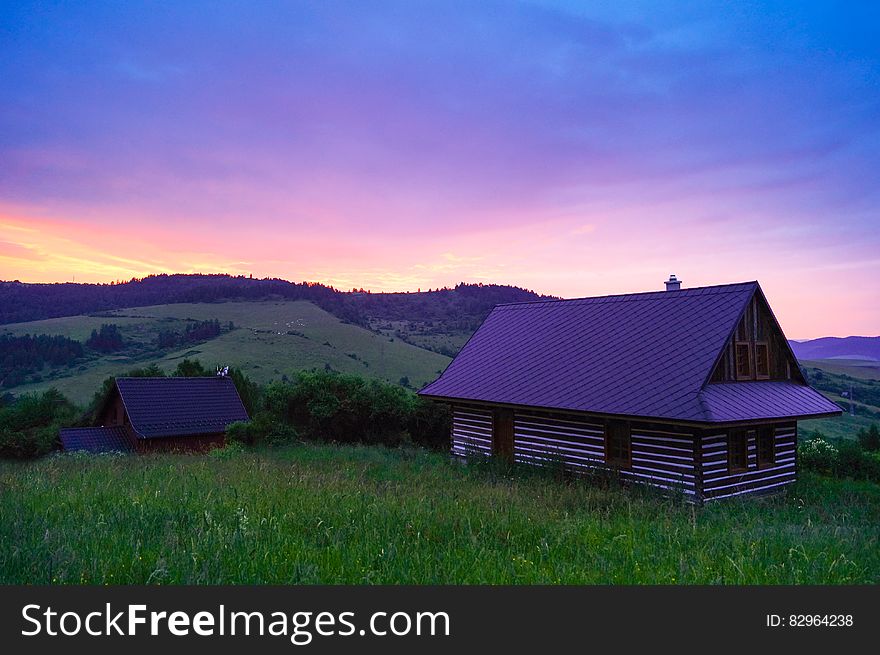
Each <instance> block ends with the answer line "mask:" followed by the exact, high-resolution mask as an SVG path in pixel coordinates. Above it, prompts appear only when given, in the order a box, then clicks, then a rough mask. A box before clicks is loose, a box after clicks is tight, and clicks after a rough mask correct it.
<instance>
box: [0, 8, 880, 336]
mask: <svg viewBox="0 0 880 655" xmlns="http://www.w3.org/2000/svg"><path fill="white" fill-rule="evenodd" d="M582 4H584V3H563V2H537V3H509V2H504V3H497V4H495V3H470V2H461V3H457V2H437V3H427V2H425V3H422V2H419V3H412V2H400V3H394V2H381V3H361V2H352V3H338V2H333V3H314V4H310V5H303V4H300V3H262V2H261V3H257V4H252V3H240V4H235V3H221V4H216V3H205V4H204V5H198V4H195V3H186V4H175V5H165V6H163V5H158V6H157V5H143V6H141V5H139V4H137V3H124V4H122V3H121V4H118V5H116V4H101V5H98V4H92V5H86V6H82V5H80V6H77V5H73V6H68V7H65V8H63V9H61V8H55V7H48V6H44V5H36V6H28V5H27V4H24V3H16V5H15V6H13V7H6V8H4V9H2V10H0V26H2V38H0V80H2V82H0V84H2V95H0V162H2V165H0V278H3V279H21V280H23V281H56V280H57V281H66V280H70V279H71V278H72V277H73V276H74V275H75V276H76V279H77V280H78V281H79V280H83V281H106V280H112V279H127V278H129V277H132V276H142V275H145V274H148V273H153V272H155V273H158V272H166V271H181V272H186V271H203V272H209V271H228V272H231V273H253V274H254V275H255V276H265V275H270V276H279V277H284V278H288V279H293V280H302V279H308V280H319V281H323V282H328V283H332V284H336V285H338V286H341V287H343V288H345V287H352V286H357V287H361V286H363V287H370V288H372V289H374V290H404V289H411V290H415V289H416V288H419V287H421V288H428V287H437V286H443V285H451V284H455V283H456V282H459V281H462V280H466V281H484V282H489V281H492V282H501V283H511V284H518V285H522V286H527V287H531V288H535V289H536V290H538V291H541V292H545V293H554V294H558V295H564V296H579V295H591V294H597V293H612V292H624V291H634V290H644V289H650V288H660V285H661V282H662V279H663V278H664V277H665V276H666V275H668V274H669V273H671V272H675V273H676V274H677V275H679V277H681V278H682V279H684V281H685V285H703V284H712V283H718V282H730V281H741V280H749V279H759V280H760V281H761V282H762V285H763V286H764V287H765V291H766V292H767V294H768V296H769V297H770V300H771V302H772V303H773V306H774V308H776V309H777V312H778V313H779V314H780V315H781V316H780V318H781V319H782V320H783V323H784V324H785V325H786V326H787V329H788V332H789V333H790V336H793V337H810V336H818V335H820V334H844V333H845V334H849V333H871V334H876V333H878V332H880V308H878V305H880V303H878V302H877V301H878V299H880V293H878V291H880V289H878V283H877V280H878V279H880V248H878V247H880V229H878V208H880V189H878V185H877V183H876V180H877V179H878V178H880V138H878V130H880V90H878V89H880V74H878V70H880V67H878V63H880V62H878V59H880V57H878V46H877V44H876V39H875V38H873V37H872V35H871V34H870V26H871V25H877V24H878V18H880V16H877V15H876V10H871V9H859V10H854V9H842V8H840V7H837V8H835V7H834V6H833V5H832V4H828V5H824V4H818V3H807V4H806V5H804V6H802V7H799V8H798V9H797V10H794V11H793V10H791V9H790V8H788V9H787V8H786V7H787V6H788V7H791V5H785V4H779V5H776V4H771V3H767V4H764V3H757V4H754V3H750V4H747V3H731V4H733V5H735V6H734V7H732V8H724V6H723V5H721V4H719V3H708V4H707V5H706V6H705V7H702V8H700V7H696V8H694V7H693V6H692V5H690V4H689V7H690V8H688V9H687V10H682V9H680V8H679V7H680V3H668V4H667V3H638V4H631V3H613V8H612V9H609V8H605V9H601V10H600V9H595V10H589V9H584V8H583V7H582V6H581V5H582ZM817 306H820V307H821V308H822V311H821V312H818V313H817V312H816V307H817Z"/></svg>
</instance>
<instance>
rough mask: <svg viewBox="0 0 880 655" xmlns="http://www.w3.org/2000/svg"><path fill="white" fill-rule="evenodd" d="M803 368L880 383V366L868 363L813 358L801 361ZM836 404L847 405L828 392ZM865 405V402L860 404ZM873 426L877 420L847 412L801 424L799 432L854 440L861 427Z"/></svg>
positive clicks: (876, 410)
mask: <svg viewBox="0 0 880 655" xmlns="http://www.w3.org/2000/svg"><path fill="white" fill-rule="evenodd" d="M801 365H802V366H808V367H815V368H820V369H822V370H823V371H827V372H828V373H833V374H835V375H849V376H851V377H854V378H856V379H860V380H880V364H878V363H877V362H872V361H866V360H849V359H814V360H804V361H801ZM825 395H826V396H828V397H829V398H830V399H831V400H833V401H835V402H844V403H845V402H846V401H847V399H846V398H843V397H841V396H838V395H835V394H831V393H826V394H825ZM857 404H859V405H862V403H857ZM863 406H864V407H866V408H868V409H869V410H871V411H874V412H880V407H876V406H874V405H863ZM871 423H877V419H872V418H869V417H866V416H850V415H849V414H848V413H847V414H843V415H842V416H839V417H836V418H820V419H813V420H811V421H800V422H799V423H798V431H799V433H800V434H801V435H802V436H803V435H806V434H808V433H810V432H814V431H816V430H818V431H819V432H821V433H822V434H824V435H825V436H826V437H831V438H834V439H838V438H840V439H855V437H856V434H857V433H858V431H859V430H861V429H862V428H868V427H870V426H871Z"/></svg>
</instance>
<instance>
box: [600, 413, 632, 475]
mask: <svg viewBox="0 0 880 655" xmlns="http://www.w3.org/2000/svg"><path fill="white" fill-rule="evenodd" d="M612 438H614V439H618V438H623V439H625V441H626V459H623V458H620V457H617V456H614V457H612V453H611V451H612V448H611V441H612ZM605 464H607V465H608V466H610V467H613V468H617V469H630V468H632V426H631V425H630V423H629V421H616V420H610V421H606V422H605Z"/></svg>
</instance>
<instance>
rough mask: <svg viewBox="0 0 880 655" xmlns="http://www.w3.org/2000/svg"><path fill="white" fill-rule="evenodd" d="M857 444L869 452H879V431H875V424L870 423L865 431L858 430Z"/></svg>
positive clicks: (863, 429)
mask: <svg viewBox="0 0 880 655" xmlns="http://www.w3.org/2000/svg"><path fill="white" fill-rule="evenodd" d="M859 443H860V444H861V445H862V448H864V449H865V450H868V451H871V452H877V451H878V450H880V429H877V424H876V423H871V427H870V428H868V429H867V430H866V429H865V428H862V429H861V430H859Z"/></svg>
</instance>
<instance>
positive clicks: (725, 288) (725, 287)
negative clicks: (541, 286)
mask: <svg viewBox="0 0 880 655" xmlns="http://www.w3.org/2000/svg"><path fill="white" fill-rule="evenodd" d="M749 285H754V286H757V285H758V281H757V280H750V281H748V282H731V283H729V284H711V285H707V286H703V287H689V288H687V289H680V290H678V291H666V290H664V289H661V290H659V291H634V292H632V293H612V294H607V295H604V296H585V297H583V298H557V299H555V300H554V299H544V300H521V301H519V302H505V303H498V304H497V305H495V308H496V309H497V308H499V307H519V306H524V305H545V304H551V303H576V302H584V301H587V300H590V301H594V302H603V301H607V302H611V301H613V300H614V299H616V298H627V297H630V300H632V301H639V300H653V299H655V298H656V297H658V296H659V297H664V298H665V297H669V298H674V297H676V296H681V295H693V294H691V292H692V291H705V290H706V289H713V290H715V293H736V291H738V290H740V289H737V288H735V287H739V288H742V287H747V286H749ZM636 296H650V297H648V298H637V297H636Z"/></svg>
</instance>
